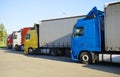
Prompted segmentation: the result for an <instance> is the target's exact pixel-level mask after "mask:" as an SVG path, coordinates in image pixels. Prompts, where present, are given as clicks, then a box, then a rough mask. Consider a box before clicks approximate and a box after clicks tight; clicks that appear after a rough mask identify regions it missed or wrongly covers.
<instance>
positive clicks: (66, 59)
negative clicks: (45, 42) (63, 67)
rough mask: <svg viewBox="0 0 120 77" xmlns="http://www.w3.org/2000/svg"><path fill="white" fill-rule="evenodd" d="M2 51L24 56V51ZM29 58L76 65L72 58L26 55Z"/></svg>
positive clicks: (5, 49)
mask: <svg viewBox="0 0 120 77" xmlns="http://www.w3.org/2000/svg"><path fill="white" fill-rule="evenodd" d="M0 50H4V51H5V53H13V54H21V55H24V52H23V51H15V50H14V49H7V48H2V49H0ZM24 56H27V57H32V58H43V59H48V60H56V61H62V62H70V63H75V62H74V61H73V60H72V59H71V58H70V57H65V56H50V55H40V54H36V55H24Z"/></svg>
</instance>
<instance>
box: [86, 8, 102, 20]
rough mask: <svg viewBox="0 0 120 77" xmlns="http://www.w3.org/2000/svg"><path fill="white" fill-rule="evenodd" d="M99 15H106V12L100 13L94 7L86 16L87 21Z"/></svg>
mask: <svg viewBox="0 0 120 77" xmlns="http://www.w3.org/2000/svg"><path fill="white" fill-rule="evenodd" d="M99 15H104V12H103V11H100V10H97V8H96V7H93V9H92V10H91V11H90V12H89V13H88V14H87V15H86V18H85V19H91V18H95V17H97V16H99Z"/></svg>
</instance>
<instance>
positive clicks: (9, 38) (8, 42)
mask: <svg viewBox="0 0 120 77" xmlns="http://www.w3.org/2000/svg"><path fill="white" fill-rule="evenodd" d="M12 38H13V37H12V34H10V35H9V36H8V37H7V48H9V49H11V48H12Z"/></svg>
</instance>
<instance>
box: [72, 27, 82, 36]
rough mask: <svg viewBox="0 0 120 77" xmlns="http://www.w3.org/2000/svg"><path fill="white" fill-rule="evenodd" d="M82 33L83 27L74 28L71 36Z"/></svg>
mask: <svg viewBox="0 0 120 77" xmlns="http://www.w3.org/2000/svg"><path fill="white" fill-rule="evenodd" d="M83 35H84V28H83V27H77V28H74V30H73V37H76V36H83Z"/></svg>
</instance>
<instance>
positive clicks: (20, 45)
mask: <svg viewBox="0 0 120 77" xmlns="http://www.w3.org/2000/svg"><path fill="white" fill-rule="evenodd" d="M30 29H31V27H25V28H23V29H21V30H20V31H14V32H13V48H14V49H15V50H23V49H24V38H25V35H26V33H27V31H28V30H30Z"/></svg>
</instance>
